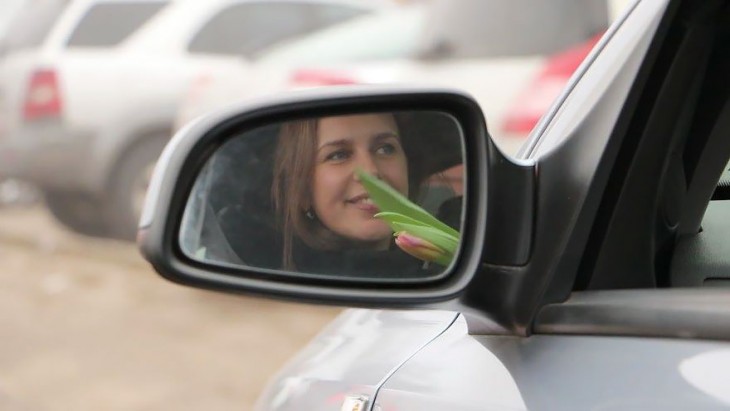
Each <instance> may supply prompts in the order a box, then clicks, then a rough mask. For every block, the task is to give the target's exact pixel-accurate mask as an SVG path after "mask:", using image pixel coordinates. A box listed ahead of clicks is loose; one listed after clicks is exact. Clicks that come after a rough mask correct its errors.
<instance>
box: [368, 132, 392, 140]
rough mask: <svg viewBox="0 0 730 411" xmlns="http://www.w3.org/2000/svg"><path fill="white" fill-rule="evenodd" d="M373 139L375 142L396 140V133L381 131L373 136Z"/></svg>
mask: <svg viewBox="0 0 730 411" xmlns="http://www.w3.org/2000/svg"><path fill="white" fill-rule="evenodd" d="M373 138H374V139H375V140H376V141H380V140H386V139H388V138H398V133H396V132H395V131H381V132H379V133H377V134H375V135H373Z"/></svg>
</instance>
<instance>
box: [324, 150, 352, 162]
mask: <svg viewBox="0 0 730 411" xmlns="http://www.w3.org/2000/svg"><path fill="white" fill-rule="evenodd" d="M347 158H348V152H347V151H345V150H337V151H333V152H331V153H329V154H327V156H326V157H325V158H324V159H325V161H341V160H346V159H347Z"/></svg>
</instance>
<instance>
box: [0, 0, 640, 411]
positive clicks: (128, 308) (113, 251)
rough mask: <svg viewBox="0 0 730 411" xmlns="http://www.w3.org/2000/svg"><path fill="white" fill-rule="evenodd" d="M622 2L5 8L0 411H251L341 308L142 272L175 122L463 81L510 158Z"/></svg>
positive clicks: (437, 0)
mask: <svg viewBox="0 0 730 411" xmlns="http://www.w3.org/2000/svg"><path fill="white" fill-rule="evenodd" d="M625 3H626V1H624V0H410V1H407V0H398V1H396V0H3V1H2V2H1V3H0V340H2V341H3V342H4V344H3V349H2V350H0V409H3V410H5V409H20V410H55V409H100V408H101V409H124V410H128V409H134V410H157V409H161V408H165V409H179V410H188V409H189V410H194V409H203V408H206V409H222V410H225V409H251V407H252V405H253V402H254V401H255V398H256V395H257V394H258V392H259V391H260V390H261V389H262V388H263V387H264V385H265V383H266V381H267V379H268V378H270V377H271V376H272V375H273V373H274V372H275V371H276V370H277V369H278V368H279V367H280V366H281V365H282V364H283V363H284V362H285V361H286V359H287V358H289V357H290V356H292V355H293V354H294V353H296V351H297V350H298V349H299V348H301V347H302V346H303V345H304V344H306V342H307V341H308V340H309V339H310V338H312V337H313V336H314V335H315V334H316V333H317V331H318V330H319V329H320V328H321V327H322V326H323V325H325V324H326V323H327V322H328V321H330V320H331V319H332V318H334V316H336V315H337V313H338V312H339V309H337V308H331V307H316V306H306V305H298V304H283V303H277V302H272V301H268V300H259V299H249V298H244V297H233V296H225V295H220V294H214V293H210V292H205V291H199V290H192V289H187V288H182V287H179V286H177V285H173V284H171V283H167V282H165V281H164V280H162V279H160V278H158V277H157V276H156V274H154V273H153V272H152V270H151V269H150V268H149V267H148V265H147V264H146V263H145V262H143V261H142V259H141V257H140V256H139V255H138V253H137V251H136V249H135V247H134V244H133V243H132V242H131V240H132V239H133V238H134V235H135V229H136V222H137V220H138V217H139V214H140V211H141V207H142V203H143V200H144V195H145V191H146V189H147V185H148V182H149V179H150V175H151V172H152V168H153V166H154V163H155V161H156V159H157V157H158V156H159V154H160V152H161V150H162V148H163V147H164V145H165V144H166V142H167V141H168V140H169V139H170V137H171V136H172V135H173V134H174V133H175V131H176V130H178V129H180V128H181V127H183V126H184V125H185V124H186V123H188V122H189V121H191V120H193V119H195V118H196V117H198V116H201V115H205V114H206V113H209V112H211V111H214V110H218V109H221V108H223V107H226V106H227V105H230V104H235V103H237V102H241V101H245V100H247V99H253V98H257V97H261V96H265V95H267V94H272V93H277V92H282V91H285V90H295V89H301V88H311V87H327V86H333V85H359V86H362V87H367V86H368V85H373V84H381V85H382V84H392V83H408V84H422V85H437V86H447V87H455V88H459V89H463V90H465V91H467V92H469V93H470V94H472V95H473V96H474V97H475V98H476V100H477V101H478V102H479V103H480V105H481V107H482V109H483V111H484V113H485V117H486V119H487V124H488V128H489V131H490V134H491V135H492V136H493V137H494V138H495V139H496V140H497V142H498V144H499V146H500V148H502V149H503V150H504V151H505V152H507V153H510V154H513V153H515V152H516V151H517V150H518V149H519V147H520V145H521V144H522V143H523V142H524V141H525V140H526V139H527V138H528V136H529V134H530V132H531V131H532V130H533V128H534V127H535V125H536V124H537V123H538V121H539V119H540V117H541V116H542V115H543V114H544V113H545V112H546V111H547V110H548V109H549V108H550V106H551V104H552V103H553V101H554V100H555V98H556V97H557V96H558V95H559V94H560V92H561V90H562V89H563V87H564V86H565V85H566V83H567V82H568V80H569V78H570V77H571V75H572V74H573V72H574V71H575V70H576V69H577V68H578V66H579V65H580V63H581V62H582V61H583V59H584V58H585V57H586V56H587V55H588V53H589V52H590V50H591V48H592V47H593V46H594V45H595V44H596V42H597V41H598V40H599V38H600V37H601V35H602V34H603V33H604V32H605V30H606V29H607V27H608V25H609V24H610V22H611V21H612V20H614V19H615V18H617V16H619V14H620V10H621V8H622V7H624V6H625Z"/></svg>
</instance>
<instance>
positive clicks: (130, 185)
mask: <svg viewBox="0 0 730 411" xmlns="http://www.w3.org/2000/svg"><path fill="white" fill-rule="evenodd" d="M168 140H169V136H168V135H159V136H154V137H146V138H143V139H141V140H140V141H139V142H137V143H136V144H135V145H134V146H132V147H131V148H130V149H129V150H127V151H126V152H125V154H124V155H123V156H122V158H121V159H120V160H119V162H118V163H117V166H116V168H115V172H114V174H113V175H112V176H111V178H110V182H109V186H108V190H109V191H108V193H109V194H108V196H107V206H106V207H105V208H106V213H107V222H108V224H109V229H110V235H111V237H113V238H116V239H120V240H130V241H131V240H134V238H135V236H136V235H137V224H138V222H139V217H140V214H141V212H142V203H143V201H144V195H145V193H146V191H147V186H148V185H149V180H150V178H151V177H152V170H153V168H154V165H155V163H156V162H157V158H158V157H159V156H160V153H162V149H163V148H164V147H165V144H167V141H168Z"/></svg>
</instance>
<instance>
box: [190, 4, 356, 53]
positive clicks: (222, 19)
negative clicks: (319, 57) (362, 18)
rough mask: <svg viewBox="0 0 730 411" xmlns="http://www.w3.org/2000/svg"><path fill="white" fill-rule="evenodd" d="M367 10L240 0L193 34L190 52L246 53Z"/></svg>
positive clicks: (339, 6) (324, 5) (343, 6)
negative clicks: (241, 0) (243, 0)
mask: <svg viewBox="0 0 730 411" xmlns="http://www.w3.org/2000/svg"><path fill="white" fill-rule="evenodd" d="M366 12H368V10H367V9H363V8H357V7H353V6H348V5H344V4H316V3H313V4H308V3H303V2H291V3H288V2H276V3H243V4H235V5H232V6H229V7H226V8H224V9H223V10H221V11H220V12H219V13H217V14H216V15H215V16H213V18H211V19H210V21H208V23H207V24H205V25H204V26H203V27H202V28H201V29H200V31H199V32H198V33H197V34H196V35H195V36H194V37H193V39H192V41H191V42H190V45H189V47H188V50H189V51H190V52H192V53H210V54H226V55H239V56H245V57H250V56H252V55H253V54H254V53H256V52H257V51H259V50H261V49H263V48H265V47H268V46H270V45H272V44H274V43H276V42H278V41H281V40H284V39H288V38H290V37H294V36H296V35H299V34H304V33H308V32H311V31H314V30H316V29H318V28H321V27H325V26H328V25H331V24H335V23H338V22H341V21H345V20H347V19H350V18H352V17H355V16H358V15H361V14H364V13H366Z"/></svg>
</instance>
